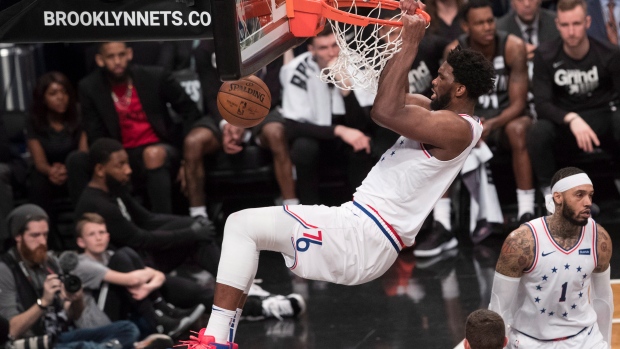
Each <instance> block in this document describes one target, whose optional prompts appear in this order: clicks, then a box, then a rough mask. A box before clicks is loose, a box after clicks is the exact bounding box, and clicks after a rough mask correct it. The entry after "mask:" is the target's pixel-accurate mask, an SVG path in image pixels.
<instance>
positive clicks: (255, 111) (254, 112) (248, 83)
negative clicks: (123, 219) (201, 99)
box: [217, 75, 271, 128]
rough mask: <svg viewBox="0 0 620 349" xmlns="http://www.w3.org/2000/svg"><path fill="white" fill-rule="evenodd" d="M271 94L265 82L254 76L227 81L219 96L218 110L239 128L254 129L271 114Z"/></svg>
mask: <svg viewBox="0 0 620 349" xmlns="http://www.w3.org/2000/svg"><path fill="white" fill-rule="evenodd" d="M270 107H271V93H270V92H269V88H268V87H267V85H265V83H264V82H263V80H261V79H259V78H258V77H256V76H254V75H250V76H248V77H245V78H242V79H240V80H237V81H226V82H224V83H223V84H222V86H221V87H220V91H219V92H218V94H217V109H218V110H219V111H220V114H221V115H222V117H223V118H224V119H225V120H226V121H228V123H230V124H231V125H234V126H237V127H243V128H247V127H252V126H256V125H258V124H260V123H261V121H263V120H264V119H265V117H266V116H267V114H269V108H270Z"/></svg>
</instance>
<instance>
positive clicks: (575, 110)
mask: <svg viewBox="0 0 620 349" xmlns="http://www.w3.org/2000/svg"><path fill="white" fill-rule="evenodd" d="M590 23H591V19H590V16H588V15H587V9H586V3H585V2H584V1H579V0H571V1H565V0H563V1H560V2H559V3H558V9H557V19H556V25H557V28H558V30H559V31H560V35H561V38H559V39H556V40H554V41H551V42H547V43H544V44H542V45H540V46H539V47H538V49H536V55H535V57H534V95H535V96H536V100H535V103H536V111H537V113H538V122H536V123H535V124H534V125H533V126H532V128H531V129H530V131H529V134H528V142H527V146H528V150H529V152H530V156H531V157H532V166H533V168H534V173H535V174H536V179H537V181H538V185H539V186H540V187H541V191H542V192H543V194H545V195H547V194H550V190H551V187H550V183H551V176H553V173H554V171H555V170H556V166H557V165H556V156H557V155H564V156H571V155H574V154H576V153H581V152H585V153H592V152H594V151H595V150H596V148H598V147H599V146H601V147H604V148H606V149H609V150H610V151H611V153H612V154H613V155H615V156H616V158H617V156H618V152H619V150H620V110H618V106H619V105H620V64H619V63H618V62H620V50H619V49H618V47H614V46H611V45H610V44H609V43H604V42H601V41H598V40H596V39H594V38H592V37H590V36H589V35H588V34H587V29H588V28H589V27H590Z"/></svg>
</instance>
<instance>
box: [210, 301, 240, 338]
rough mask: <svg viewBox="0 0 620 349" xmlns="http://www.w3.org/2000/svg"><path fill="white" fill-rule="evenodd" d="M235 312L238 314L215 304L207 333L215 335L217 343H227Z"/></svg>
mask: <svg viewBox="0 0 620 349" xmlns="http://www.w3.org/2000/svg"><path fill="white" fill-rule="evenodd" d="M235 314H237V312H236V311H233V310H226V309H224V308H220V307H218V306H216V305H213V307H212V311H211V317H209V323H208V324H207V329H206V330H205V335H209V336H213V337H215V342H216V343H220V344H226V342H227V341H228V336H229V335H230V330H231V325H232V323H233V321H234V318H235Z"/></svg>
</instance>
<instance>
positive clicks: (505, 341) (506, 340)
mask: <svg viewBox="0 0 620 349" xmlns="http://www.w3.org/2000/svg"><path fill="white" fill-rule="evenodd" d="M506 345H508V337H506V336H504V346H503V347H502V348H505V347H506Z"/></svg>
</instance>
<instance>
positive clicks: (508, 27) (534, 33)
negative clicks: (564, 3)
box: [497, 0, 560, 116]
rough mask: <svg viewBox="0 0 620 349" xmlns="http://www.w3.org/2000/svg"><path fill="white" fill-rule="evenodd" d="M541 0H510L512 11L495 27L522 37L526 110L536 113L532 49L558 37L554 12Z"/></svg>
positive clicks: (499, 20) (532, 113)
mask: <svg viewBox="0 0 620 349" xmlns="http://www.w3.org/2000/svg"><path fill="white" fill-rule="evenodd" d="M541 4H542V0H512V1H511V5H512V11H510V12H509V13H507V14H506V15H504V16H503V17H502V18H500V19H498V20H497V29H499V30H503V31H505V32H507V33H508V34H513V35H516V36H518V37H519V38H521V39H523V41H524V42H525V49H526V51H527V72H528V78H529V82H530V84H529V88H528V92H527V101H528V111H529V112H530V114H531V115H533V116H535V115H536V109H535V107H534V93H533V90H532V76H533V73H534V50H535V49H536V47H538V45H540V44H542V43H543V42H547V41H551V40H555V39H556V38H559V37H560V33H558V30H557V28H556V27H555V12H553V11H550V10H547V9H543V8H541Z"/></svg>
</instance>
